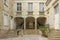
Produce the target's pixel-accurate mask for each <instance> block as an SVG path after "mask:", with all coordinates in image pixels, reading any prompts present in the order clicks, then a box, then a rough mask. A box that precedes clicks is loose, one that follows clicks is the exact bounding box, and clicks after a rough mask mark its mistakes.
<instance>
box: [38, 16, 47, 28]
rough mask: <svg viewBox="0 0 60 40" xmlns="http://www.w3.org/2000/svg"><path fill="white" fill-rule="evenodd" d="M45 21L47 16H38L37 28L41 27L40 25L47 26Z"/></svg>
mask: <svg viewBox="0 0 60 40" xmlns="http://www.w3.org/2000/svg"><path fill="white" fill-rule="evenodd" d="M45 23H46V18H45V17H38V18H37V29H39V28H40V27H45Z"/></svg>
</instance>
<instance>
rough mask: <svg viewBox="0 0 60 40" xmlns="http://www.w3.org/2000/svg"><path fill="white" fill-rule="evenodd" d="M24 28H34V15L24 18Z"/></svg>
mask: <svg viewBox="0 0 60 40" xmlns="http://www.w3.org/2000/svg"><path fill="white" fill-rule="evenodd" d="M26 29H35V18H34V17H27V18H26Z"/></svg>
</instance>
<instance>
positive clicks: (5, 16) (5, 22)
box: [4, 15, 8, 26]
mask: <svg viewBox="0 0 60 40" xmlns="http://www.w3.org/2000/svg"><path fill="white" fill-rule="evenodd" d="M4 25H5V26H8V16H7V15H4Z"/></svg>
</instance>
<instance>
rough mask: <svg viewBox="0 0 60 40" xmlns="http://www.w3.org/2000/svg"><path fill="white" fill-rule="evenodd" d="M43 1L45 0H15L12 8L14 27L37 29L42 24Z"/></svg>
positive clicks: (43, 21) (44, 17) (44, 19)
mask: <svg viewBox="0 0 60 40" xmlns="http://www.w3.org/2000/svg"><path fill="white" fill-rule="evenodd" d="M45 2H46V0H15V1H14V7H13V8H14V17H15V18H14V19H15V24H16V28H17V29H19V28H20V29H39V27H40V26H44V25H45V24H46V15H45V13H44V12H45V11H44V10H45V9H44V8H45V7H44V6H45ZM19 7H20V8H19Z"/></svg>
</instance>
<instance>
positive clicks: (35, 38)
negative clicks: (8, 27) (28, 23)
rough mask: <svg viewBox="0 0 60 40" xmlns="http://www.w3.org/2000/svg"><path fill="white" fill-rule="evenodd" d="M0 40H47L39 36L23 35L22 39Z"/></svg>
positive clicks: (8, 39)
mask: <svg viewBox="0 0 60 40" xmlns="http://www.w3.org/2000/svg"><path fill="white" fill-rule="evenodd" d="M0 40H48V39H47V38H44V37H42V36H40V35H24V36H23V37H16V38H7V39H0Z"/></svg>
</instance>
